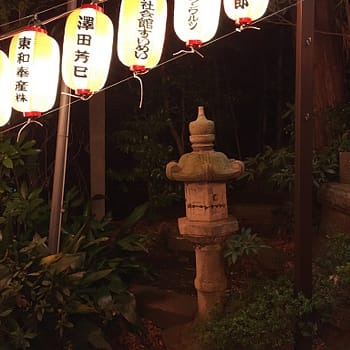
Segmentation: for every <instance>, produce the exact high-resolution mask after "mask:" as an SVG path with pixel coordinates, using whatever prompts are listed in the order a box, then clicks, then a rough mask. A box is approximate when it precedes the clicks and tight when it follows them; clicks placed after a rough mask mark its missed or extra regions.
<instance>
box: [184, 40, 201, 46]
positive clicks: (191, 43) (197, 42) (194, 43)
mask: <svg viewBox="0 0 350 350" xmlns="http://www.w3.org/2000/svg"><path fill="white" fill-rule="evenodd" d="M202 44H203V43H202V41H201V40H188V41H187V43H186V46H188V47H195V48H198V47H200V46H201V45H202Z"/></svg>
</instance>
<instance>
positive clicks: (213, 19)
mask: <svg viewBox="0 0 350 350" xmlns="http://www.w3.org/2000/svg"><path fill="white" fill-rule="evenodd" d="M220 8H221V0H199V1H193V0H175V2H174V29H175V32H176V35H177V36H178V37H179V38H180V39H181V40H182V41H183V42H185V43H186V46H188V47H195V48H196V47H200V46H201V45H202V44H203V43H205V42H207V41H209V40H210V39H212V38H213V37H214V35H215V34H216V31H217V28H218V25H219V18H220Z"/></svg>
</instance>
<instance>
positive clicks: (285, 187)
mask: <svg viewBox="0 0 350 350" xmlns="http://www.w3.org/2000/svg"><path fill="white" fill-rule="evenodd" d="M244 163H245V166H246V170H245V174H244V175H243V177H242V180H245V181H247V182H248V183H249V184H250V185H251V184H252V183H255V185H256V187H257V188H259V187H260V188H264V189H267V190H277V191H281V192H283V191H287V192H292V190H293V188H294V166H295V154H294V152H292V151H291V150H290V149H289V148H287V147H284V148H280V149H277V150H274V149H273V148H271V147H270V146H266V147H265V150H264V152H262V153H258V154H257V155H256V156H255V157H248V158H247V159H246V160H245V162H244ZM312 174H313V185H314V187H315V188H318V187H319V186H320V185H321V184H322V183H325V182H329V181H335V180H336V178H337V176H338V157H337V153H336V152H335V151H334V147H333V146H332V147H326V148H325V149H323V150H322V151H314V154H313V159H312Z"/></svg>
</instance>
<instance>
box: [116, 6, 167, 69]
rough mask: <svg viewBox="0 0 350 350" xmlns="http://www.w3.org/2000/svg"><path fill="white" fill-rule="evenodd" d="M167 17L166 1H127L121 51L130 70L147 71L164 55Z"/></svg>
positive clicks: (122, 8) (122, 10)
mask: <svg viewBox="0 0 350 350" xmlns="http://www.w3.org/2000/svg"><path fill="white" fill-rule="evenodd" d="M166 19H167V2H166V0H148V1H143V0H123V1H122V3H121V6H120V12H119V26H118V39H117V51H118V57H119V60H120V61H121V62H122V63H123V64H124V65H125V66H127V67H129V68H130V70H132V71H135V72H142V71H146V70H148V69H150V68H153V67H154V66H156V65H157V64H158V62H159V60H160V58H161V55H162V51H163V45H164V36H165V28H166Z"/></svg>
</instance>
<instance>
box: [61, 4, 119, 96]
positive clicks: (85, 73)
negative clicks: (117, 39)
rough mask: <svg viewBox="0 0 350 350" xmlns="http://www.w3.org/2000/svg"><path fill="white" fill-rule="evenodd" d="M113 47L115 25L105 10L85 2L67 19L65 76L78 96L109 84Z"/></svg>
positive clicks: (63, 71) (68, 84)
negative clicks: (107, 82)
mask: <svg viewBox="0 0 350 350" xmlns="http://www.w3.org/2000/svg"><path fill="white" fill-rule="evenodd" d="M112 47H113V24H112V21H111V20H110V19H109V17H108V16H107V15H105V14H104V13H103V9H102V8H101V7H100V6H98V5H95V4H85V5H83V6H82V7H80V8H78V9H76V10H74V11H73V12H72V13H71V14H70V15H69V16H68V18H67V21H66V26H65V34H64V42H63V53H62V78H63V80H64V82H65V84H66V85H67V86H68V87H69V88H71V89H73V90H75V92H76V94H77V95H91V94H93V93H94V92H96V91H98V90H100V89H101V88H102V87H103V86H104V84H105V83H106V80H107V77H108V72H109V66H110V62H111V56H112Z"/></svg>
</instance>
